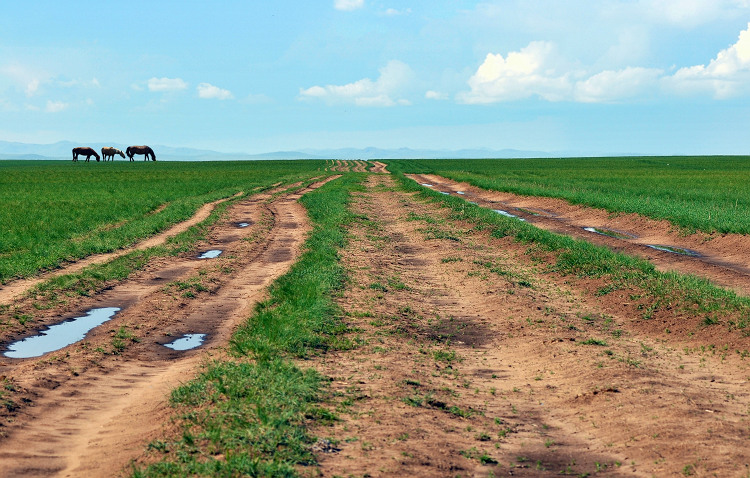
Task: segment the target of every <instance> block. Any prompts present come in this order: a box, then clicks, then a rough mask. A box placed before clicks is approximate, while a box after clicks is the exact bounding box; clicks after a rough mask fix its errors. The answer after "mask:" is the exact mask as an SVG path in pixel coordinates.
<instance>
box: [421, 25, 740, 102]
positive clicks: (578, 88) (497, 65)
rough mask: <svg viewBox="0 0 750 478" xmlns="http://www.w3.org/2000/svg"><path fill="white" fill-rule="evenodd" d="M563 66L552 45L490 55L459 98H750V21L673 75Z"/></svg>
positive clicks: (531, 45) (533, 44)
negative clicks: (702, 61)
mask: <svg viewBox="0 0 750 478" xmlns="http://www.w3.org/2000/svg"><path fill="white" fill-rule="evenodd" d="M560 65H563V66H564V62H563V61H561V58H560V57H559V55H557V49H556V47H555V45H554V44H552V43H550V42H531V43H529V45H528V46H526V47H525V48H522V49H521V50H520V51H517V52H510V53H508V54H507V56H506V57H503V55H502V54H493V53H489V54H488V55H487V56H486V58H485V60H484V62H483V63H482V64H481V65H480V66H479V68H478V69H477V71H476V72H475V73H474V74H473V75H472V76H471V78H469V80H468V85H469V87H470V91H464V92H461V93H459V94H458V95H457V100H458V101H460V102H463V103H469V104H486V103H498V102H503V101H515V100H522V99H526V98H530V97H534V96H536V97H539V98H542V99H544V100H547V101H575V102H582V103H600V102H617V101H620V100H623V99H629V98H639V97H648V96H651V95H654V94H656V93H658V92H662V93H664V92H667V93H670V92H671V93H678V94H684V95H692V94H706V93H708V94H710V95H712V96H713V97H714V98H717V99H725V98H730V97H735V96H738V95H741V94H750V23H748V25H747V28H746V29H745V30H743V31H742V32H740V35H739V38H738V40H737V42H736V43H734V44H733V45H731V46H730V47H729V48H726V49H724V50H722V51H720V52H719V53H718V54H717V55H716V58H714V59H713V60H711V61H710V62H709V63H708V64H707V65H695V66H690V67H685V68H680V69H679V70H677V72H676V73H674V74H673V75H671V76H665V75H666V73H665V71H664V70H662V69H659V68H644V67H634V66H628V67H625V68H621V69H607V70H604V71H593V72H592V71H589V72H584V71H577V70H573V69H571V68H562V69H561V68H560ZM426 97H427V98H430V96H426Z"/></svg>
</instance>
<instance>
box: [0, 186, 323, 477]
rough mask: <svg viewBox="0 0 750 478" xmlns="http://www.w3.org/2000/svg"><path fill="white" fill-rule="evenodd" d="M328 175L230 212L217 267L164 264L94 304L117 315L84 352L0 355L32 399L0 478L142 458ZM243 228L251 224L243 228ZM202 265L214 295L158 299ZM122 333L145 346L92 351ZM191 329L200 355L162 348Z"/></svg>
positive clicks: (272, 273) (299, 238) (7, 448)
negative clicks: (202, 336) (113, 308)
mask: <svg viewBox="0 0 750 478" xmlns="http://www.w3.org/2000/svg"><path fill="white" fill-rule="evenodd" d="M331 179H334V178H328V179H327V180H325V181H321V182H319V183H316V184H314V185H311V186H310V187H307V188H302V189H300V190H298V191H293V192H292V191H290V192H287V193H282V195H281V196H279V197H276V198H274V197H273V196H270V195H267V196H266V197H264V198H259V197H255V198H251V199H249V200H246V201H241V202H240V203H238V204H236V205H235V206H233V207H232V208H230V210H229V212H228V214H229V217H228V219H227V220H225V221H222V222H221V223H220V224H218V225H217V226H216V227H215V228H214V229H213V230H212V232H211V234H210V238H209V239H208V241H206V242H207V244H206V246H210V247H211V248H222V249H223V250H224V254H222V256H223V257H222V256H220V257H219V259H216V260H214V262H215V265H214V264H211V263H210V262H207V261H201V260H198V259H196V258H195V256H194V255H191V256H189V257H180V258H173V259H170V260H168V259H165V260H164V261H163V262H162V263H160V264H158V265H157V266H156V267H154V268H151V269H149V270H148V271H146V272H144V273H143V274H140V275H139V276H138V277H136V278H133V279H132V280H128V281H125V282H124V283H122V284H121V285H119V286H116V287H114V288H113V289H111V290H109V291H106V292H105V293H104V294H102V295H101V296H100V297H97V298H95V299H92V301H91V302H92V304H94V303H102V302H106V303H113V302H115V303H117V302H118V301H121V302H119V303H121V304H122V305H123V306H124V307H123V311H122V312H121V313H119V314H118V315H117V316H116V317H115V319H113V320H112V323H111V324H108V325H105V326H102V327H99V328H97V329H95V330H94V331H92V332H91V333H90V335H89V337H87V339H86V342H88V344H76V345H71V346H68V347H66V348H65V349H63V350H61V351H60V352H59V353H53V354H48V355H51V356H52V357H49V356H48V357H46V358H45V357H43V358H41V359H38V360H32V359H28V360H21V361H16V362H15V363H13V362H12V361H9V360H8V359H3V360H2V365H3V367H2V368H0V370H2V373H3V374H4V375H5V376H8V377H13V379H14V383H17V384H18V385H19V386H20V387H23V388H24V389H27V390H30V391H31V392H32V393H29V396H30V397H32V398H31V399H32V405H33V406H26V407H23V409H22V410H21V411H20V412H19V413H17V414H16V415H15V416H14V417H13V421H9V422H8V423H7V424H6V426H5V427H4V428H3V429H2V434H3V438H0V445H1V446H0V450H1V451H0V476H71V477H72V476H112V475H114V474H117V472H118V470H121V469H122V468H123V467H124V466H126V465H127V463H128V462H129V460H131V459H132V458H133V457H135V456H138V455H139V454H140V453H141V452H142V450H143V447H144V445H145V443H147V442H148V441H149V440H151V439H154V438H156V437H157V436H158V435H159V433H160V432H161V431H162V424H163V423H166V422H167V417H168V415H169V413H170V410H168V406H167V405H166V399H165V398H166V395H167V394H168V393H169V391H170V390H171V389H172V388H173V387H175V386H176V385H178V384H179V383H181V382H182V381H184V380H186V379H188V378H190V377H192V376H193V375H194V373H195V370H196V369H197V368H198V367H199V365H200V364H201V363H202V362H204V361H206V360H210V359H214V358H217V357H219V356H221V355H222V354H223V352H222V350H223V347H224V346H225V345H226V343H227V342H228V339H229V337H230V336H231V334H232V331H233V330H234V329H235V328H236V327H237V326H238V325H239V324H240V323H241V322H242V321H243V320H245V319H246V318H247V317H248V316H249V315H250V313H251V312H252V309H253V307H254V306H255V304H256V303H257V302H258V301H259V300H261V299H262V298H263V297H264V295H265V288H266V287H267V286H268V285H270V284H271V282H272V281H273V280H275V279H276V278H278V277H279V276H281V275H282V274H283V273H285V272H286V271H287V270H288V268H289V267H290V266H291V265H292V263H293V262H294V261H295V260H296V258H297V257H298V255H299V253H300V251H301V247H302V244H303V242H304V239H305V237H306V235H307V232H308V230H309V224H308V221H307V218H306V213H305V210H304V208H303V207H302V206H301V205H300V204H299V203H298V201H297V200H298V199H299V198H300V197H301V196H302V195H303V194H304V193H306V192H308V191H310V190H313V189H315V188H317V187H319V186H321V185H322V184H324V183H325V182H327V181H329V180H331ZM266 201H267V202H266ZM238 222H252V226H251V227H248V228H247V229H250V231H247V230H243V229H240V228H238V227H237V223H238ZM240 231H243V232H240ZM248 239H251V240H248ZM205 269H209V271H208V272H207V273H206V274H205V275H206V276H208V277H209V278H210V279H211V280H212V281H214V280H215V281H216V282H213V285H214V286H215V288H214V289H212V290H211V291H210V292H209V293H203V295H201V296H199V297H198V298H197V300H196V299H194V300H184V299H183V298H182V297H174V296H173V295H170V294H169V293H167V292H165V282H166V281H167V280H174V279H180V280H188V279H189V278H190V277H191V275H194V274H196V271H198V272H200V271H202V270H205ZM230 270H231V272H228V271H230ZM123 326H124V327H128V328H129V330H130V329H132V330H133V331H134V332H135V331H136V330H137V334H138V335H139V340H140V342H138V343H132V344H131V345H129V346H128V348H127V349H126V350H125V351H124V352H123V353H122V354H121V355H105V356H102V355H101V354H96V353H94V354H92V349H95V348H96V347H97V346H98V347H106V346H107V342H108V340H110V338H111V334H110V333H109V332H108V331H107V329H116V328H117V327H123ZM136 327H137V328H136ZM190 331H199V332H202V333H207V334H208V335H207V339H206V341H205V343H204V345H203V346H202V347H200V348H198V349H194V350H190V351H186V352H176V351H173V350H170V349H167V348H165V347H164V346H163V344H164V343H166V342H169V341H171V340H173V339H174V338H175V337H176V336H179V335H180V334H183V333H188V332H190ZM92 355H93V356H94V357H98V361H97V360H95V359H94V358H92ZM57 357H62V358H60V359H58V358H57ZM74 368H76V371H75V373H72V372H71V370H73V369H74ZM61 376H67V378H65V379H64V378H61Z"/></svg>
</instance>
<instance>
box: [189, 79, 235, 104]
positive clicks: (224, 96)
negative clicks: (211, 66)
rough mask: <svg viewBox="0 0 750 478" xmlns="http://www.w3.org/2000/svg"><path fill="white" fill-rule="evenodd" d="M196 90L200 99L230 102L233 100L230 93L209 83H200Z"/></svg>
mask: <svg viewBox="0 0 750 478" xmlns="http://www.w3.org/2000/svg"><path fill="white" fill-rule="evenodd" d="M197 90H198V96H199V97H200V98H206V99H216V100H231V99H232V98H234V96H233V95H232V92H231V91H229V90H225V89H223V88H219V87H218V86H214V85H212V84H210V83H201V84H200V85H198V88H197Z"/></svg>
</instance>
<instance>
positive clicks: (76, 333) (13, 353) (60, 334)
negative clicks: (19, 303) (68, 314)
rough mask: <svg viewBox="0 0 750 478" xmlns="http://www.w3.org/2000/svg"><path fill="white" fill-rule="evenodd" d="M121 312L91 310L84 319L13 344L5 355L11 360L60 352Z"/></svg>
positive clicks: (108, 309)
mask: <svg viewBox="0 0 750 478" xmlns="http://www.w3.org/2000/svg"><path fill="white" fill-rule="evenodd" d="M119 310H120V308H119V307H103V308H101V309H91V310H90V311H88V313H87V314H86V315H85V316H83V317H76V318H74V319H70V320H66V321H64V322H60V323H59V324H55V325H51V326H50V327H49V328H48V329H47V330H43V331H41V332H39V335H34V336H33V337H27V338H25V339H23V340H19V341H17V342H13V343H12V344H10V345H9V346H8V351H7V352H5V353H4V354H3V355H5V356H6V357H10V358H31V357H39V356H41V355H44V354H46V353H49V352H54V351H55V350H60V349H61V348H63V347H65V346H68V345H70V344H74V343H76V342H78V341H79V340H83V338H84V337H86V334H87V333H88V332H89V331H90V330H91V329H93V328H94V327H97V326H99V325H102V324H103V323H104V322H106V321H108V320H110V319H111V318H112V317H114V316H115V314H116V313H117V312H118V311H119Z"/></svg>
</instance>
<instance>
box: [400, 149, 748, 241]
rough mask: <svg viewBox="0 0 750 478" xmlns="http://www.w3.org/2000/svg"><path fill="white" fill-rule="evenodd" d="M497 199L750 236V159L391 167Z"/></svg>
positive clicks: (481, 162)
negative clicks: (527, 199) (504, 195)
mask: <svg viewBox="0 0 750 478" xmlns="http://www.w3.org/2000/svg"><path fill="white" fill-rule="evenodd" d="M386 162H387V163H388V168H389V170H391V171H393V172H403V173H425V174H439V175H441V176H445V177H448V178H451V179H454V180H457V181H466V182H468V183H470V184H473V185H475V186H478V187H481V188H485V189H492V190H496V191H505V192H512V193H517V194H524V195H530V196H546V197H554V198H561V199H565V200H567V201H570V202H571V203H573V204H582V205H587V206H593V207H597V208H602V209H606V210H608V211H612V212H635V213H639V214H642V215H645V216H648V217H651V218H655V219H666V220H668V221H670V222H672V223H673V224H675V225H677V226H679V227H681V228H684V229H685V230H686V231H688V232H692V231H696V230H700V231H704V232H708V233H711V232H714V231H716V232H720V233H739V234H749V233H750V157H747V156H733V157H722V156H701V157H633V158H569V159H482V160H457V159H455V160H449V159H446V160H408V161H407V160H397V161H386Z"/></svg>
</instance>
